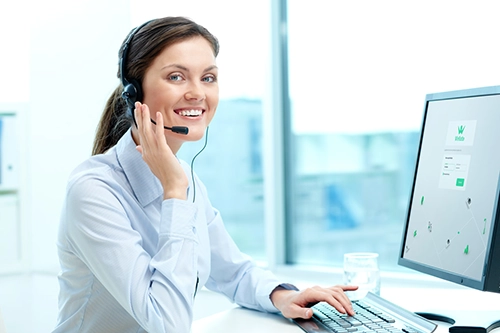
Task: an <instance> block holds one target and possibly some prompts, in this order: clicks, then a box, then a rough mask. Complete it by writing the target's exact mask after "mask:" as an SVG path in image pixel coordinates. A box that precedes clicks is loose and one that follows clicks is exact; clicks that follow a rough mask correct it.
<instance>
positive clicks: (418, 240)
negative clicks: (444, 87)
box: [398, 86, 500, 316]
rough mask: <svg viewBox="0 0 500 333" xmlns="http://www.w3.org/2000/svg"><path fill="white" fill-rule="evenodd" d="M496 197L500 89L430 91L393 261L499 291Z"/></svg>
mask: <svg viewBox="0 0 500 333" xmlns="http://www.w3.org/2000/svg"><path fill="white" fill-rule="evenodd" d="M499 193H500V86H494V87H484V88H475V89H467V90H459V91H450V92H443V93H434V94H428V95H427V96H426V99H425V107H424V115H423V122H422V127H421V134H420V144H419V149H418V154H417V159H416V166H415V173H414V178H413V186H412V190H411V195H410V200H409V204H408V211H407V215H406V223H405V226H404V228H403V237H402V242H401V248H400V253H399V259H398V264H399V265H401V266H404V267H408V268H411V269H413V270H416V271H420V272H423V273H426V274H429V275H432V276H436V277H438V278H441V279H444V280H447V281H451V282H454V283H457V284H460V285H464V286H467V287H471V288H474V289H478V290H483V291H490V292H495V293H500V231H499V228H500V202H499V200H500V198H499ZM499 316H500V315H499Z"/></svg>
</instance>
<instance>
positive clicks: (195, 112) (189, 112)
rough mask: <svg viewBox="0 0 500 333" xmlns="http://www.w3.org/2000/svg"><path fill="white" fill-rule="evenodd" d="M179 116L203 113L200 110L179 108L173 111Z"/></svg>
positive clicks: (195, 115) (196, 115)
mask: <svg viewBox="0 0 500 333" xmlns="http://www.w3.org/2000/svg"><path fill="white" fill-rule="evenodd" d="M175 113H177V114H178V115H180V116H184V117H198V116H201V114H202V113H203V111H202V110H180V111H175Z"/></svg>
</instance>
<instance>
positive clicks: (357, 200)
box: [0, 0, 500, 333]
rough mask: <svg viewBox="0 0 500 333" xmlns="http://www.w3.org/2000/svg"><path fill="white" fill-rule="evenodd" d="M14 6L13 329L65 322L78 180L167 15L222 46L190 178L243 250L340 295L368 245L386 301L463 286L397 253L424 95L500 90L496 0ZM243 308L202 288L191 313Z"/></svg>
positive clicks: (190, 147) (1, 255) (7, 23)
mask: <svg viewBox="0 0 500 333" xmlns="http://www.w3.org/2000/svg"><path fill="white" fill-rule="evenodd" d="M1 1H2V3H1V8H2V12H3V13H4V15H2V17H3V18H2V20H0V36H1V41H2V52H0V72H1V73H2V80H0V91H1V94H0V120H1V122H0V124H1V126H0V129H2V128H3V130H0V140H1V142H0V147H2V148H1V149H0V153H1V154H2V156H1V157H0V163H3V164H2V167H5V170H7V171H5V170H4V169H2V170H4V171H3V172H2V173H1V174H0V175H1V176H2V177H1V178H0V180H1V181H0V263H1V264H0V313H1V315H2V317H3V321H4V325H5V330H6V331H7V332H9V333H15V332H18V333H28V332H47V331H51V329H52V328H53V327H54V325H55V320H56V316H57V296H58V295H57V294H58V282H57V274H58V271H59V264H58V258H57V250H56V237H57V230H58V222H59V214H60V208H61V205H62V202H63V200H64V195H65V186H66V181H67V177H68V176H69V174H70V172H71V171H72V170H73V169H74V168H75V167H76V166H77V165H78V164H79V163H80V162H82V161H83V160H85V159H86V158H88V157H89V156H90V154H91V147H92V142H93V138H94V134H95V129H96V125H97V123H98V121H99V118H100V115H101V112H102V109H103V106H104V104H105V102H106V99H107V98H108V96H109V95H110V94H111V92H112V91H113V90H114V89H115V87H116V86H117V85H118V84H119V81H118V78H117V70H118V49H119V47H120V45H121V43H122V41H123V40H124V38H125V36H126V35H127V33H128V32H129V31H130V30H131V29H132V28H133V27H135V26H137V25H139V24H141V23H142V22H144V21H146V20H149V19H152V18H155V17H159V16H169V15H180V16H187V17H190V18H192V19H194V20H195V21H197V22H198V23H200V24H202V25H204V26H205V27H207V28H208V29H209V30H210V31H211V32H212V33H213V34H214V35H216V36H217V37H218V39H219V42H220V44H221V51H220V55H219V57H218V66H219V68H220V82H219V86H220V105H219V108H218V112H217V115H216V116H215V118H214V121H213V124H212V125H211V126H210V131H209V138H208V145H207V148H206V149H205V150H204V151H203V153H202V154H201V155H200V156H199V157H197V158H196V161H195V163H194V169H195V172H196V173H197V174H198V175H199V176H200V178H201V179H202V180H203V181H204V183H205V185H206V186H207V188H208V192H209V194H210V196H211V198H212V203H213V204H214V206H216V207H217V208H218V209H219V210H220V211H221V214H222V216H223V218H224V221H225V224H226V227H227V229H228V231H229V232H230V233H231V235H232V236H233V237H234V239H235V241H236V243H237V244H238V245H239V246H240V248H241V249H242V250H243V251H245V252H247V253H248V254H250V255H251V256H253V257H254V258H255V260H256V262H257V263H258V264H259V265H262V266H264V267H268V268H269V269H271V270H273V271H274V272H275V273H276V274H277V275H279V276H282V277H283V278H286V279H287V280H289V281H290V282H292V283H296V284H297V285H299V286H307V285H309V284H328V285H333V284H341V283H342V282H343V281H342V260H343V254H344V253H347V252H358V251H360V252H377V253H379V255H380V269H381V276H382V287H381V295H382V296H384V290H386V288H389V287H390V286H391V284H397V285H398V286H400V287H401V288H403V290H404V288H405V286H409V287H412V288H413V287H418V288H421V290H422V292H421V293H418V294H416V295H415V296H414V297H417V298H418V297H421V299H419V300H416V301H417V302H418V303H419V304H420V303H421V304H424V303H425V300H424V298H425V297H427V295H428V294H429V293H431V292H432V290H439V292H440V293H443V294H444V295H452V294H454V292H455V291H456V290H463V289H465V288H464V287H461V286H458V285H454V284H452V283H448V282H446V281H442V280H439V279H437V278H434V277H430V276H427V275H424V274H421V273H419V272H415V271H411V270H409V269H406V268H402V267H399V266H398V264H397V258H398V253H399V250H400V249H399V246H400V242H401V237H402V234H401V233H402V227H403V223H404V218H405V213H406V211H405V209H406V205H407V201H408V197H409V191H410V186H411V181H412V176H413V173H412V172H413V167H414V163H415V155H416V149H417V147H418V138H419V130H420V125H421V121H422V111H423V106H424V98H425V95H426V94H427V93H434V92H442V91H450V90H456V89H466V88H473V87H484V86H492V85H498V84H499V82H500V81H499V78H500V63H499V62H498V59H499V58H500V50H499V49H498V47H497V43H496V42H495V41H496V40H497V36H496V32H497V31H500V20H498V15H497V14H496V13H497V12H496V11H495V8H496V3H495V1H475V2H474V3H471V2H458V1H418V2H412V3H408V2H401V1H395V0H392V1H391V0H381V1H376V2H375V1H368V0H361V1H356V2H343V1H322V0H311V1H307V2H303V1H294V0H289V1H286V0H280V1H273V0H258V1H251V2H245V3H242V2H239V1H238V2H236V1H229V0H211V1H202V0H193V1H182V2H173V1H159V0H145V1H138V0H109V1H98V0H80V1H71V2H69V1H62V0H47V1H43V2H39V1H34V0H20V1H16V2H13V1H6V0H1ZM4 8H7V10H6V11H3V9H4ZM285 14H286V15H285ZM7 126H8V128H9V129H10V130H6V129H5V128H7ZM12 128H15V130H14V131H12ZM202 145H203V142H198V143H190V144H186V145H185V147H183V149H182V150H181V152H180V154H179V157H180V158H183V159H185V160H186V161H191V159H192V158H193V156H194V155H195V154H196V153H197V152H198V151H199V150H200V149H201V146H202ZM7 164H9V165H7ZM467 293H470V295H474V297H475V295H476V294H480V293H481V292H480V291H469V290H468V291H467ZM388 294H390V293H388ZM487 297H488V299H489V300H491V301H492V302H497V303H500V302H499V301H500V295H488V296H487ZM208 305H209V306H208ZM477 306H478V308H479V309H481V308H482V305H477ZM231 307H234V304H231V303H230V302H229V301H228V300H226V299H225V298H223V297H220V296H219V295H215V294H212V293H211V292H209V291H207V290H204V291H203V296H202V297H200V301H199V302H198V303H197V307H196V309H195V310H196V311H195V319H201V318H205V317H207V316H210V315H212V314H214V313H217V312H219V311H223V310H225V309H228V308H231ZM0 324H1V320H0Z"/></svg>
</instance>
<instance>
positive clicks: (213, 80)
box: [202, 76, 217, 82]
mask: <svg viewBox="0 0 500 333" xmlns="http://www.w3.org/2000/svg"><path fill="white" fill-rule="evenodd" d="M202 80H203V82H215V81H217V79H216V78H215V76H205V77H204V78H203V79H202Z"/></svg>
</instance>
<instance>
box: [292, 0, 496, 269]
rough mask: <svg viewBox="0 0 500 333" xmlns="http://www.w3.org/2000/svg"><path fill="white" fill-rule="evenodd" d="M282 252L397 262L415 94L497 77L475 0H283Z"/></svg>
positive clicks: (418, 110)
mask: <svg viewBox="0 0 500 333" xmlns="http://www.w3.org/2000/svg"><path fill="white" fill-rule="evenodd" d="M287 6H288V8H287V11H286V13H287V23H288V24H287V26H288V53H287V57H288V59H285V60H288V64H289V66H288V77H289V82H288V87H289V95H290V110H289V112H285V115H288V117H289V119H285V122H284V123H285V124H289V126H288V127H287V128H285V131H286V133H287V134H288V137H287V138H288V145H287V147H288V148H287V151H286V156H287V158H286V161H287V162H286V163H287V164H286V173H285V174H286V182H285V183H286V186H287V189H286V190H285V192H286V193H289V194H288V197H287V200H286V209H287V214H286V216H287V221H286V223H287V225H286V226H287V235H288V236H289V238H288V239H287V244H286V261H287V262H288V263H294V264H317V265H329V266H332V265H333V266H338V267H339V266H341V262H342V260H343V253H345V252H350V251H375V252H378V253H380V262H381V266H382V267H383V268H384V269H396V268H397V257H398V252H399V244H400V240H401V237H402V235H401V231H402V225H403V222H404V218H405V212H406V204H407V200H408V196H409V190H410V186H411V181H412V176H413V168H414V161H415V156H416V149H417V146H418V138H419V129H420V124H421V116H422V111H423V106H424V105H423V103H424V98H425V94H427V93H434V92H441V91H448V90H456V89H466V88H473V87H481V86H489V85H497V84H499V81H498V78H499V77H500V63H499V62H498V59H499V57H500V51H499V50H498V47H497V46H496V43H495V40H496V39H497V37H496V32H497V31H499V29H500V21H499V20H498V18H497V16H496V15H495V10H494V8H488V3H487V2H484V1H480V2H477V3H474V5H473V6H472V5H470V4H469V3H457V2H452V1H442V2H439V3H436V2H435V1H424V2H422V1H420V2H415V3H407V2H401V1H387V0H385V1H375V2H374V1H356V2H349V1H339V2H328V4H327V3H325V2H324V1H321V0H312V1H307V2H301V1H290V2H288V3H287Z"/></svg>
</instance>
